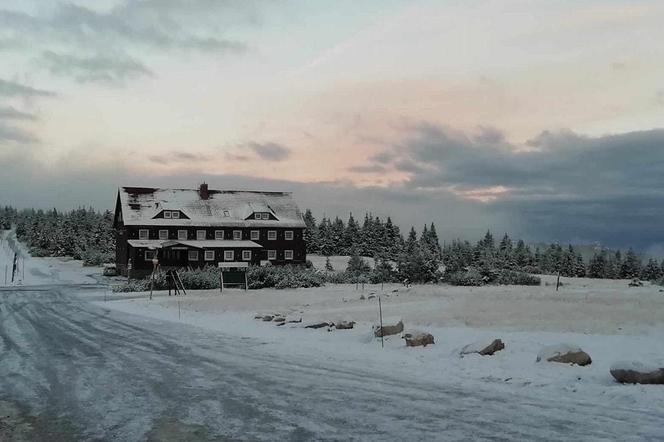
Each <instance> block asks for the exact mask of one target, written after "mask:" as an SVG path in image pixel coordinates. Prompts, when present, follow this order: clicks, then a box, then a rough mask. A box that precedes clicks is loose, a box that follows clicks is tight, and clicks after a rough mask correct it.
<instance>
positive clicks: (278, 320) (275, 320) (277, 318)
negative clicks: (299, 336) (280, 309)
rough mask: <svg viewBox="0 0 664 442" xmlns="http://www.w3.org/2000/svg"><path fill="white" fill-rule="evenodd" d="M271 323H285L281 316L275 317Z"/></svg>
mask: <svg viewBox="0 0 664 442" xmlns="http://www.w3.org/2000/svg"><path fill="white" fill-rule="evenodd" d="M273 321H274V322H281V323H284V322H286V318H284V317H283V316H275V317H274V319H273Z"/></svg>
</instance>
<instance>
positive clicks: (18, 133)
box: [0, 117, 38, 173]
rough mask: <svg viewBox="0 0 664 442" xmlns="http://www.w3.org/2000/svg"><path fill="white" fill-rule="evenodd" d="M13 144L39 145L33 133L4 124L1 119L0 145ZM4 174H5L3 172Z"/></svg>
mask: <svg viewBox="0 0 664 442" xmlns="http://www.w3.org/2000/svg"><path fill="white" fill-rule="evenodd" d="M8 141H9V142H13V143H22V144H29V143H37V142H38V139H37V137H36V136H34V135H33V134H32V133H30V132H28V131H26V130H24V129H21V128H18V127H13V126H8V125H6V124H4V123H3V122H2V118H1V117H0V145H3V144H5V142H8ZM3 173H4V172H3Z"/></svg>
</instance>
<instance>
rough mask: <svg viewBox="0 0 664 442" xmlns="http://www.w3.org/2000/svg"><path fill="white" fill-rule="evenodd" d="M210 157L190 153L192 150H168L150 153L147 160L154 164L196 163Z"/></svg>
mask: <svg viewBox="0 0 664 442" xmlns="http://www.w3.org/2000/svg"><path fill="white" fill-rule="evenodd" d="M209 159H210V157H209V156H208V155H204V154H199V153H192V152H179V151H170V152H164V153H163V154H160V155H150V156H148V160H150V161H151V162H153V163H156V164H162V165H166V164H178V163H180V164H181V163H197V162H201V161H208V160H209Z"/></svg>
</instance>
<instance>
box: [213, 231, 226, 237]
mask: <svg viewBox="0 0 664 442" xmlns="http://www.w3.org/2000/svg"><path fill="white" fill-rule="evenodd" d="M214 239H224V231H223V230H215V231H214Z"/></svg>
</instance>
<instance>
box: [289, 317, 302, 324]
mask: <svg viewBox="0 0 664 442" xmlns="http://www.w3.org/2000/svg"><path fill="white" fill-rule="evenodd" d="M300 322H302V317H299V318H297V319H293V318H286V323H287V324H299V323H300Z"/></svg>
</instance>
